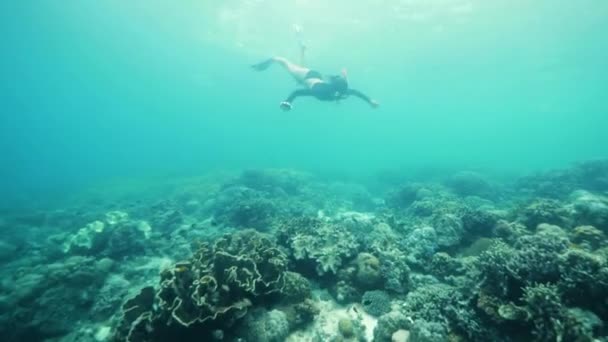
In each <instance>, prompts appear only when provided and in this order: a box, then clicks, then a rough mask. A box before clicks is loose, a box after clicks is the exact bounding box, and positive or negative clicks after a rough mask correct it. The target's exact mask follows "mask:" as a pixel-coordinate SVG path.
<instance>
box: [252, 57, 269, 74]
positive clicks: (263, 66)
mask: <svg viewBox="0 0 608 342" xmlns="http://www.w3.org/2000/svg"><path fill="white" fill-rule="evenodd" d="M271 65H272V58H269V59H267V60H265V61H263V62H260V63H257V64H254V65H252V66H251V67H252V68H253V69H254V70H257V71H264V70H266V69H268V68H269V67H270V66H271Z"/></svg>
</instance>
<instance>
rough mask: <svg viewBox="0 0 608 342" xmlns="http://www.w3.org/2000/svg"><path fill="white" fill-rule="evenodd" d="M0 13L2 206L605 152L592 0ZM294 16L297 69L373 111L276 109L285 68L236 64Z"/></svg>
mask: <svg viewBox="0 0 608 342" xmlns="http://www.w3.org/2000/svg"><path fill="white" fill-rule="evenodd" d="M0 7H1V13H2V14H0V16H1V17H2V20H0V32H1V33H2V36H3V37H4V42H3V48H2V50H3V54H2V57H1V62H0V71H1V73H2V79H1V80H0V87H1V88H2V99H3V100H2V105H3V108H4V109H3V110H2V115H1V116H0V146H1V149H2V151H3V152H2V154H3V158H2V164H3V166H2V171H3V172H2V177H1V179H0V185H1V188H3V189H4V190H3V195H4V196H3V202H8V203H5V205H9V206H10V205H15V204H16V203H17V201H19V198H20V197H21V201H24V202H28V201H30V202H31V200H32V197H33V198H40V197H44V196H45V195H50V194H53V195H58V194H59V193H64V192H65V191H66V190H67V189H69V190H70V191H74V190H78V189H79V188H80V187H82V186H83V185H90V184H95V183H96V182H100V181H107V180H108V179H117V178H119V179H124V178H126V179H129V178H137V177H148V176H159V177H165V176H169V175H171V176H174V175H180V176H181V175H191V174H195V173H199V172H203V171H205V170H209V169H225V168H230V169H239V168H251V167H288V168H298V169H304V170H314V171H320V172H325V171H330V172H346V173H355V174H369V173H373V172H377V171H379V170H383V169H393V168H404V167H408V168H412V167H413V168H416V167H423V166H424V167H429V166H446V165H455V166H458V167H461V166H463V167H469V168H479V167H481V168H494V169H503V170H506V169H508V170H514V169H515V170H531V169H539V168H548V167H559V166H563V165H567V164H568V163H570V162H572V161H580V160H585V159H589V158H598V157H606V154H607V153H606V151H608V148H607V146H606V139H605V127H607V124H608V115H607V113H608V101H607V100H606V96H605V89H608V88H607V85H608V72H607V67H608V65H607V63H608V62H607V61H608V35H607V34H606V32H608V4H607V3H606V2H604V1H592V0H584V1H562V0H540V1H524V0H515V1H513V0H509V1H506V0H504V1H503V0H498V1H473V0H429V1H417V0H404V1H397V0H393V1H389V0H384V1H381V0H369V1H345V0H341V1H331V2H328V1H314V0H310V1H307V0H293V1H262V0H259V1H254V0H250V1H235V0H228V1H219V0H216V1H182V2H179V3H175V2H172V1H129V2H124V1H113V0H112V1H62V2H61V3H58V2H56V1H46V0H44V1H18V2H16V1H8V2H3V3H2V4H1V5H0ZM294 24H297V25H300V26H301V27H302V28H303V37H304V40H305V42H306V45H307V46H308V51H307V54H308V55H307V57H306V63H307V65H310V66H311V67H313V68H314V69H316V70H319V71H321V72H323V73H326V74H332V73H334V74H337V73H338V72H339V70H340V69H341V68H343V67H346V68H347V69H348V72H349V80H350V83H351V84H350V85H351V86H353V87H354V88H357V89H359V90H361V91H363V92H365V93H366V94H369V96H371V97H372V98H374V99H376V100H377V101H379V102H380V108H378V109H377V110H372V109H371V108H369V106H367V105H366V104H365V103H364V102H361V101H359V100H357V99H351V100H348V101H343V102H342V103H339V104H334V103H325V102H319V101H316V100H314V99H312V98H301V99H298V100H297V101H296V103H295V104H294V109H293V110H292V111H291V112H287V113H284V112H282V111H281V110H280V109H279V103H280V102H281V101H282V100H283V99H284V98H285V97H287V95H288V94H289V93H290V92H291V91H292V90H293V89H295V88H296V84H295V82H294V81H293V79H292V78H290V77H289V75H287V73H286V72H285V71H284V70H282V69H280V68H279V67H275V68H272V69H271V70H269V71H268V72H266V73H256V72H253V71H252V70H251V69H250V68H249V66H250V65H251V64H253V63H256V62H259V61H260V60H262V59H265V58H267V57H269V56H274V55H280V56H285V57H287V58H290V59H293V60H297V59H298V56H299V52H298V45H297V41H296V38H295V35H294V32H293V29H292V26H293V25H294ZM25 194H28V195H27V196H26V195H25ZM24 196H26V197H27V198H28V199H27V200H26V198H25V197H24ZM46 197H48V196H46ZM11 203H12V204H11Z"/></svg>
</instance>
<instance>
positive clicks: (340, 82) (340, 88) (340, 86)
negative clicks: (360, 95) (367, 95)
mask: <svg viewBox="0 0 608 342" xmlns="http://www.w3.org/2000/svg"><path fill="white" fill-rule="evenodd" d="M329 82H330V84H331V85H332V86H333V87H334V89H335V90H336V92H339V93H341V94H345V93H346V91H347V90H348V82H347V81H346V78H344V77H342V76H338V75H335V76H331V77H330V79H329Z"/></svg>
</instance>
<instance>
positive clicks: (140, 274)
mask: <svg viewBox="0 0 608 342" xmlns="http://www.w3.org/2000/svg"><path fill="white" fill-rule="evenodd" d="M0 229H1V231H2V232H3V234H2V236H1V238H0V262H1V263H2V268H1V271H0V272H1V277H0V279H1V280H0V336H2V340H3V341H130V342H140V341H247V342H262V341H264V342H274V341H372V340H373V341H379V342H381V341H411V342H422V341H433V342H434V341H608V327H607V326H606V322H607V321H608V263H607V258H608V239H607V238H606V234H607V233H608V161H591V162H586V163H581V164H577V165H573V166H572V167H570V168H568V169H564V170H557V171H551V172H545V173H538V174H534V175H529V176H526V177H520V178H516V179H511V180H504V179H502V180H501V181H497V180H495V179H492V177H490V176H489V175H483V174H481V173H478V172H470V171H466V172H457V173H454V174H451V175H450V176H446V177H442V176H441V175H437V174H434V175H432V176H430V175H427V176H425V177H422V176H418V177H388V176H386V177H378V178H377V179H375V181H374V182H370V183H369V184H353V183H351V182H343V181H336V180H329V179H323V178H320V177H315V176H313V175H309V174H305V173H301V172H296V171H291V170H251V171H244V172H242V173H239V174H237V175H208V176H205V177H200V178H193V179H187V180H180V181H175V182H172V183H171V184H162V185H157V186H154V185H149V186H147V189H146V190H144V189H141V188H140V189H137V190H134V189H133V188H131V189H121V190H114V191H112V190H110V189H106V191H103V192H100V191H97V192H90V193H88V194H86V195H82V196H81V197H80V198H79V199H78V200H77V201H73V202H72V204H71V205H70V206H69V207H66V208H64V209H61V210H59V209H52V210H51V209H49V210H37V211H35V212H19V213H17V212H10V213H5V214H4V215H3V216H2V218H1V219H0Z"/></svg>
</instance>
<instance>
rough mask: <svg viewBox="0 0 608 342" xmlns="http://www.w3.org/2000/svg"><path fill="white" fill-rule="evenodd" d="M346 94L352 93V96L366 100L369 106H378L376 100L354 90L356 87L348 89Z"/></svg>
mask: <svg viewBox="0 0 608 342" xmlns="http://www.w3.org/2000/svg"><path fill="white" fill-rule="evenodd" d="M347 93H348V95H352V96H356V97H358V98H360V99H361V100H363V101H365V102H367V103H369V104H370V106H372V107H374V108H376V107H378V106H379V104H378V102H376V101H375V100H373V99H371V98H370V97H369V96H367V95H365V94H363V93H362V92H360V91H358V90H356V89H348V92H347Z"/></svg>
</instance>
